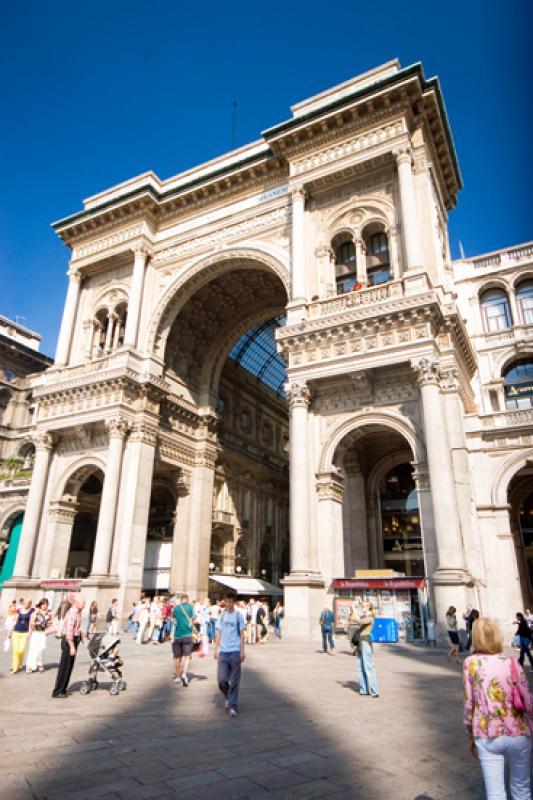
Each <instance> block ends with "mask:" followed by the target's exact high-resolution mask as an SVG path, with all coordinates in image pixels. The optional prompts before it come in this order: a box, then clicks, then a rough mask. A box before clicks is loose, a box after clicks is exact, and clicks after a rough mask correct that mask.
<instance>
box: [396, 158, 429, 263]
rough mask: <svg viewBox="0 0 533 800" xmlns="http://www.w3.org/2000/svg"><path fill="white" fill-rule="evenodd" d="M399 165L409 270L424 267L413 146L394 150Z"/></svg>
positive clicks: (402, 213)
mask: <svg viewBox="0 0 533 800" xmlns="http://www.w3.org/2000/svg"><path fill="white" fill-rule="evenodd" d="M394 156H395V157H396V164H397V165H398V184H399V187H400V205H401V217H402V234H403V237H402V238H403V246H404V252H405V261H406V267H407V269H408V270H419V269H422V268H423V258H422V247H421V242H420V225H419V220H418V209H417V205H416V195H415V187H414V182H413V173H412V169H411V148H410V147H402V148H399V149H398V150H395V151H394Z"/></svg>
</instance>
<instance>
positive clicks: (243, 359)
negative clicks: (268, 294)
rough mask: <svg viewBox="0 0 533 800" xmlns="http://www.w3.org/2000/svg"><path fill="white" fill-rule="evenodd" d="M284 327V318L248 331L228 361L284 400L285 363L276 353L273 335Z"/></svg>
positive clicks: (263, 323) (234, 347)
mask: <svg viewBox="0 0 533 800" xmlns="http://www.w3.org/2000/svg"><path fill="white" fill-rule="evenodd" d="M283 325H285V317H284V316H280V317H275V319H271V320H268V322H261V323H260V324H258V325H254V327H253V328H250V330H249V331H247V332H246V333H245V334H244V335H243V336H241V338H240V339H238V340H237V342H235V344H234V345H233V347H232V348H231V350H230V352H229V358H231V360H232V361H235V363H237V364H238V365H239V366H241V367H243V368H244V369H245V370H246V371H247V372H250V373H251V374H252V375H254V376H255V377H256V378H257V380H258V381H261V382H262V383H264V384H265V385H266V386H268V387H270V389H272V390H273V391H274V392H276V394H278V395H280V397H285V392H284V390H283V384H284V383H285V381H286V372H285V362H284V361H283V359H282V357H281V356H280V355H279V353H278V352H277V351H276V339H275V333H276V330H277V328H280V327H282V326H283Z"/></svg>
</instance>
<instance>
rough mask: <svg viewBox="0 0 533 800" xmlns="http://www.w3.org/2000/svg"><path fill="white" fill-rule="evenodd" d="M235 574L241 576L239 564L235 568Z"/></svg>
mask: <svg viewBox="0 0 533 800" xmlns="http://www.w3.org/2000/svg"><path fill="white" fill-rule="evenodd" d="M235 572H236V573H237V575H240V574H241V572H242V567H241V565H240V564H239V565H238V566H237V567H235Z"/></svg>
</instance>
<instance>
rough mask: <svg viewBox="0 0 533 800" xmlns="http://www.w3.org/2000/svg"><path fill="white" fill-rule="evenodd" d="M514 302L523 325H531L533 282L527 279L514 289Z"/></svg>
mask: <svg viewBox="0 0 533 800" xmlns="http://www.w3.org/2000/svg"><path fill="white" fill-rule="evenodd" d="M516 300H517V303H518V308H519V309H520V314H521V315H522V324H523V325H533V280H532V279H531V278H528V279H527V280H525V281H522V282H521V283H519V284H518V286H517V287H516Z"/></svg>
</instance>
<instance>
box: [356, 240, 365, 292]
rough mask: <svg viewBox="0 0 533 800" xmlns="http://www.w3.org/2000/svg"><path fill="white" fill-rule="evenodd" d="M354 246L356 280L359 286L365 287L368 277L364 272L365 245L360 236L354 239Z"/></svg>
mask: <svg viewBox="0 0 533 800" xmlns="http://www.w3.org/2000/svg"><path fill="white" fill-rule="evenodd" d="M354 246H355V269H356V273H355V274H356V280H357V281H358V283H360V284H361V286H366V285H367V283H368V275H367V272H366V245H365V243H364V241H363V239H362V238H361V237H360V236H357V237H355V238H354Z"/></svg>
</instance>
